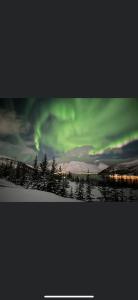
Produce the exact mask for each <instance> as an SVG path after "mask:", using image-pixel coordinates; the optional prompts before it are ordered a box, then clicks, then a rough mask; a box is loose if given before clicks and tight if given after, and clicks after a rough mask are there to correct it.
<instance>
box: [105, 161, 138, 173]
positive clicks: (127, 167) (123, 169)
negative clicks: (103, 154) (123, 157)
mask: <svg viewBox="0 0 138 300" xmlns="http://www.w3.org/2000/svg"><path fill="white" fill-rule="evenodd" d="M113 173H117V174H125V175H138V160H134V161H130V162H124V163H120V164H114V165H112V166H110V167H108V168H107V169H105V170H103V171H102V172H101V173H100V174H103V175H107V174H113Z"/></svg>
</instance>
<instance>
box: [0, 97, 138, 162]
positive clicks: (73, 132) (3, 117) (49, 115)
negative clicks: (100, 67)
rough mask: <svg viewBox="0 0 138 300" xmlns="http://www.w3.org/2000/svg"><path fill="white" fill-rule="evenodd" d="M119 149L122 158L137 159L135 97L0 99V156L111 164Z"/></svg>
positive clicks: (136, 103) (137, 118) (137, 120)
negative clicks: (106, 161) (106, 160)
mask: <svg viewBox="0 0 138 300" xmlns="http://www.w3.org/2000/svg"><path fill="white" fill-rule="evenodd" d="M129 142H132V143H133V145H132V146H131V145H130V144H131V143H129ZM124 145H126V148H127V145H130V147H131V149H130V150H128V149H126V150H125V151H127V153H128V151H129V153H128V155H127V153H126V152H125V159H127V158H129V157H130V158H131V157H137V155H138V153H137V152H138V150H137V149H138V148H137V147H138V98H132V99H130V98H126V99H125V98H116V99H115V98H107V99H106V98H40V97H39V98H38V97H32V98H22V99H15V98H11V99H0V155H7V156H10V157H16V158H18V159H20V160H23V161H31V162H32V161H33V159H34V157H35V155H36V154H38V157H39V158H40V159H41V157H42V156H43V154H44V153H45V152H46V153H47V154H48V157H49V159H51V158H52V157H53V156H55V157H60V158H61V160H62V159H63V158H65V159H67V160H70V159H73V160H76V159H78V160H79V159H81V160H84V161H85V160H86V159H87V161H89V159H90V161H91V160H93V159H95V157H96V156H98V159H101V157H102V155H106V156H107V155H108V154H109V158H111V160H112V153H113V152H114V153H121V152H119V151H122V150H121V149H122V147H123V146H124ZM116 148H120V149H117V150H116ZM110 152H112V153H111V154H110ZM130 152H131V153H130ZM84 153H85V154H84ZM115 155H116V154H114V159H118V157H120V156H119V155H120V154H118V156H116V157H117V158H116V157H115ZM86 157H87V158H86ZM96 159H97V158H96ZM121 159H123V154H121Z"/></svg>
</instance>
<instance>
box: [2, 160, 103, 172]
mask: <svg viewBox="0 0 138 300" xmlns="http://www.w3.org/2000/svg"><path fill="white" fill-rule="evenodd" d="M8 162H9V163H10V162H12V163H13V164H14V166H15V167H16V165H17V163H18V160H15V159H13V158H10V157H6V156H0V164H2V163H8ZM56 162H57V168H59V167H60V166H61V168H62V171H63V172H65V173H69V172H71V173H74V174H86V173H88V171H89V173H92V174H98V173H99V172H101V171H102V170H104V169H106V168H107V167H108V166H107V165H106V164H104V163H101V162H95V163H93V164H91V163H85V162H82V161H70V162H59V161H56ZM21 163H22V164H23V165H26V166H28V167H30V168H33V167H32V166H31V165H29V164H26V163H24V162H21ZM51 164H52V161H49V168H51Z"/></svg>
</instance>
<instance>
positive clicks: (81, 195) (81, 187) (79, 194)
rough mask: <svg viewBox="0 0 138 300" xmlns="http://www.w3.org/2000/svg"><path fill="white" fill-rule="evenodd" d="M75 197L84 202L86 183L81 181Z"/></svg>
mask: <svg viewBox="0 0 138 300" xmlns="http://www.w3.org/2000/svg"><path fill="white" fill-rule="evenodd" d="M75 196H76V199H78V200H84V183H83V182H82V181H80V183H79V186H77V188H76V193H75Z"/></svg>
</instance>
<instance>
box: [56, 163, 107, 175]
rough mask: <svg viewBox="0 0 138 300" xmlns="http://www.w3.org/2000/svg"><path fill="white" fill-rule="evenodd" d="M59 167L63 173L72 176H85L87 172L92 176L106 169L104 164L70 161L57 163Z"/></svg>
mask: <svg viewBox="0 0 138 300" xmlns="http://www.w3.org/2000/svg"><path fill="white" fill-rule="evenodd" d="M59 166H61V168H62V170H63V172H65V173H68V172H71V173H74V174H85V173H87V172H88V170H89V172H90V173H92V174H98V173H99V172H101V171H102V170H104V169H106V168H107V167H108V166H107V165H105V164H104V163H93V164H89V163H85V162H82V161H70V162H64V163H63V162H61V163H58V167H59Z"/></svg>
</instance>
